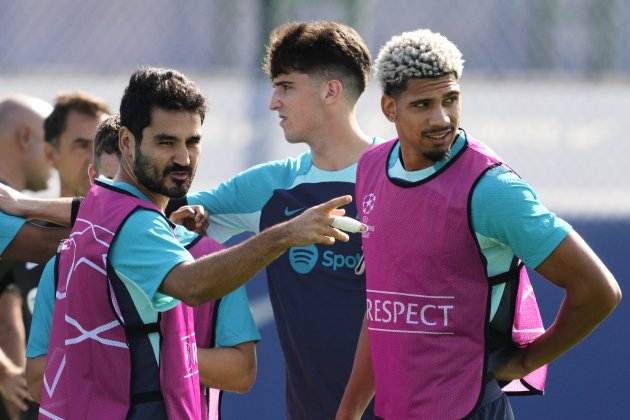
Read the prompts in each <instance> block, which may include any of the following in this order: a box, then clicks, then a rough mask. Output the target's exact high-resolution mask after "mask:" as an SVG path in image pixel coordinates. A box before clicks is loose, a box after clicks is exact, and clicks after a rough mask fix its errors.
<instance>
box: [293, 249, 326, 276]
mask: <svg viewBox="0 0 630 420" xmlns="http://www.w3.org/2000/svg"><path fill="white" fill-rule="evenodd" d="M318 257H319V252H318V251H317V247H316V246H315V245H309V246H296V247H293V248H291V249H290V250H289V263H290V264H291V267H292V268H293V270H295V272H296V273H300V274H308V273H310V272H311V271H312V270H313V268H315V264H317V258H318Z"/></svg>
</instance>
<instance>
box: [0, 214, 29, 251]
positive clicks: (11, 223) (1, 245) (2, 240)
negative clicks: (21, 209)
mask: <svg viewBox="0 0 630 420" xmlns="http://www.w3.org/2000/svg"><path fill="white" fill-rule="evenodd" d="M25 222H26V220H25V219H23V218H21V217H16V216H12V215H10V214H6V213H3V212H1V211H0V254H2V253H3V252H4V250H5V248H6V247H7V246H9V244H10V243H11V241H12V240H13V238H14V237H15V235H17V233H18V232H19V230H20V229H21V228H22V226H23V225H24V223H25Z"/></svg>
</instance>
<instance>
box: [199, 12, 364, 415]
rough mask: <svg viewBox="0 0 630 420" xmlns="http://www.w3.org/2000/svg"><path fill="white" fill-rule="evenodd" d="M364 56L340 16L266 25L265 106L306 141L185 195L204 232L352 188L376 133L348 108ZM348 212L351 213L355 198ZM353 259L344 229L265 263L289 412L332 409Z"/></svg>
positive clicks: (356, 308) (350, 313) (353, 283)
mask: <svg viewBox="0 0 630 420" xmlns="http://www.w3.org/2000/svg"><path fill="white" fill-rule="evenodd" d="M370 65H371V57H370V53H369V51H368V49H367V47H366V45H365V42H364V41H363V39H362V38H361V36H360V35H359V34H358V33H357V32H356V31H355V30H354V29H352V28H350V27H348V26H346V25H343V24H340V23H336V22H330V21H318V22H293V23H288V24H285V25H282V26H279V27H278V28H276V29H275V30H274V31H273V32H272V33H271V35H270V37H269V41H268V45H267V52H266V55H265V60H264V71H265V73H266V74H267V75H268V76H269V78H270V79H271V83H272V86H273V93H272V95H271V98H270V103H269V108H270V109H271V110H272V111H274V112H276V113H277V114H278V117H279V122H280V127H282V129H283V131H284V135H285V138H286V140H287V141H288V142H289V143H304V144H306V145H307V146H308V147H309V150H308V151H306V152H305V153H302V154H301V155H299V156H297V157H294V158H287V159H283V160H279V161H274V162H268V163H263V164H261V165H257V166H255V167H252V168H250V169H247V170H245V171H243V172H241V173H239V174H238V175H236V176H235V177H233V178H232V179H229V180H228V181H226V182H223V183H222V184H220V185H219V186H218V187H217V188H215V189H214V190H212V191H210V192H200V193H196V194H192V195H188V203H189V204H201V205H203V206H204V207H205V208H206V209H207V210H208V212H209V213H210V214H211V217H210V226H209V228H208V234H209V235H210V236H212V237H214V238H215V239H217V240H219V241H224V240H227V239H229V237H231V236H233V235H235V234H238V233H241V232H246V231H248V232H259V231H262V230H264V229H266V228H267V227H268V226H272V225H274V224H276V223H278V222H283V221H286V220H292V219H293V218H294V217H296V215H298V214H300V213H301V212H302V211H303V210H304V209H306V208H308V207H310V206H312V205H313V204H316V203H319V202H321V201H325V200H329V199H330V198H332V197H335V196H337V195H340V194H353V193H354V182H355V173H356V163H357V161H358V159H359V156H360V155H361V153H363V152H364V151H365V150H367V149H368V147H370V145H371V144H373V143H374V141H375V140H374V139H373V138H370V137H368V136H367V135H365V134H364V133H363V131H361V128H360V127H359V125H358V123H357V120H356V116H355V109H356V103H357V100H358V99H359V96H360V95H361V94H362V93H363V91H364V90H365V88H366V85H367V82H368V74H369V70H370ZM346 214H347V215H348V216H352V217H355V216H356V208H355V207H354V205H350V206H348V207H347V208H346ZM360 260H361V241H360V237H359V236H358V235H352V238H351V239H350V242H348V243H345V244H338V245H336V246H335V247H334V248H331V249H328V250H327V249H325V248H323V247H321V246H315V245H311V246H305V247H293V248H291V249H290V250H289V252H288V253H287V254H285V255H283V256H281V257H280V258H278V260H276V261H275V262H273V263H272V264H270V265H269V267H268V268H267V279H268V285H269V294H270V298H271V304H272V307H273V312H274V316H275V320H276V326H277V329H278V336H279V338H280V344H281V346H282V350H283V353H284V359H285V362H286V363H285V367H286V396H287V415H288V417H289V418H291V419H330V418H332V417H333V416H334V414H335V411H336V408H337V405H338V403H339V400H340V398H341V395H342V393H343V388H344V385H345V382H346V380H347V379H348V376H349V374H350V370H351V366H352V358H353V354H354V349H355V345H356V341H357V338H358V334H359V329H360V326H361V320H362V317H363V313H364V311H365V282H364V276H363V275H362V274H356V273H355V268H356V266H357V264H358V263H359V261H360ZM263 363H264V361H263ZM368 417H370V414H369V413H368V414H366V418H368Z"/></svg>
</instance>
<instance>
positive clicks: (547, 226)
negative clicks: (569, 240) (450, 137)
mask: <svg viewBox="0 0 630 420" xmlns="http://www.w3.org/2000/svg"><path fill="white" fill-rule="evenodd" d="M465 136H466V135H465V133H463V132H461V133H460V135H459V136H458V137H457V138H456V139H455V142H454V143H453V147H452V148H451V152H450V153H449V155H448V156H447V157H446V158H445V159H443V160H441V161H439V162H436V163H435V164H434V165H433V166H430V167H428V168H425V169H421V170H419V171H407V170H405V168H404V167H403V165H402V162H401V160H400V143H397V144H396V145H395V149H394V150H393V151H392V153H391V155H390V161H389V165H388V167H389V175H390V176H391V177H392V178H398V179H402V180H405V181H409V182H417V181H421V180H423V179H425V178H427V177H428V176H430V175H432V174H434V173H435V172H437V171H438V170H440V169H441V168H442V167H443V166H444V165H445V164H446V163H447V162H448V161H449V160H451V159H452V158H453V157H454V156H457V154H458V153H460V152H461V151H462V149H463V148H464V145H465V141H466V137H465ZM471 213H472V225H473V230H474V231H475V235H476V237H477V241H478V242H479V246H480V248H481V252H482V254H483V256H484V257H485V258H486V261H487V264H486V268H487V272H488V276H496V275H497V274H501V273H504V272H506V271H508V270H509V268H510V263H511V262H512V259H513V258H514V256H515V255H516V256H517V257H518V258H520V259H521V260H523V262H524V263H525V264H526V265H527V266H528V267H531V268H536V267H538V266H539V265H540V264H541V263H542V262H543V261H544V260H545V259H546V258H547V257H548V256H549V254H551V252H552V251H553V250H554V249H556V247H557V246H558V245H559V244H560V242H562V240H563V239H564V238H565V237H566V235H567V234H568V232H569V231H570V230H571V226H570V225H569V224H568V223H567V222H565V221H564V220H562V219H561V218H559V217H558V216H556V215H555V214H554V213H553V212H551V211H549V210H548V209H547V208H546V207H545V206H544V205H543V204H542V203H541V202H540V201H539V200H538V197H537V195H536V192H535V191H534V189H533V188H532V187H531V186H530V185H529V184H528V183H527V182H526V181H525V180H523V179H522V178H520V177H519V176H518V175H516V174H515V173H514V172H513V171H511V170H510V169H509V168H507V167H506V166H498V167H496V168H493V169H490V170H489V171H487V172H486V173H485V174H484V175H483V176H482V178H481V179H480V180H479V182H478V183H477V185H476V186H475V189H474V190H473V193H472V200H471ZM504 287H505V286H504V285H502V284H501V285H497V286H494V287H493V289H492V304H491V318H492V317H493V316H494V314H495V313H496V310H497V307H498V304H499V300H500V298H501V295H502V293H503V289H504Z"/></svg>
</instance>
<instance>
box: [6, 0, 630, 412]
mask: <svg viewBox="0 0 630 420" xmlns="http://www.w3.org/2000/svg"><path fill="white" fill-rule="evenodd" d="M291 19H299V20H304V19H334V20H338V21H341V22H345V23H348V24H350V25H352V26H354V27H356V28H357V29H358V30H359V32H360V33H361V34H362V35H363V36H364V38H365V40H366V42H367V44H368V46H369V47H370V49H371V51H372V54H373V56H376V54H377V52H378V49H379V48H380V46H381V45H383V43H384V42H385V41H387V40H388V39H389V38H390V37H391V36H392V35H395V34H398V33H400V32H402V31H405V30H413V29H417V28H421V27H428V28H431V29H433V30H435V31H438V32H441V33H443V34H444V35H446V36H447V37H448V38H450V39H451V40H452V41H454V42H455V43H456V44H457V45H458V46H459V48H460V49H461V50H462V52H463V54H464V57H465V59H466V63H465V70H464V75H463V78H462V81H461V86H462V99H463V121H462V125H463V127H464V128H465V129H466V130H467V132H468V133H469V134H470V135H472V136H474V137H477V138H479V139H481V140H483V141H485V142H486V143H488V144H489V145H491V146H492V147H493V148H494V149H495V150H496V151H497V152H498V153H499V154H500V155H501V156H502V157H503V158H504V159H505V160H506V161H507V162H508V163H510V165H511V166H512V167H513V168H514V169H515V170H516V171H517V172H518V173H519V174H520V175H521V176H522V177H524V178H525V179H527V180H528V181H529V182H530V183H531V184H532V185H533V186H534V188H535V189H536V190H537V191H538V193H539V195H540V197H541V198H542V200H543V202H544V203H545V204H546V205H547V206H548V207H550V208H551V209H552V210H554V211H555V212H557V213H558V214H559V215H561V216H562V217H565V218H566V219H567V220H569V221H570V222H571V223H573V225H574V226H575V227H576V229H577V230H578V231H579V232H580V233H582V234H583V236H585V237H586V239H587V240H588V241H589V242H590V243H591V245H592V246H593V247H594V248H595V250H596V251H597V252H598V253H600V255H601V257H602V259H603V260H604V261H605V262H606V263H607V264H608V265H609V266H610V268H611V269H612V271H613V272H614V273H615V274H616V275H617V278H618V280H619V282H620V283H621V285H622V288H624V286H625V283H626V281H625V279H626V278H627V276H628V274H630V269H629V268H628V267H627V260H626V258H627V257H628V246H627V243H628V240H630V194H629V192H630V172H629V171H628V170H627V168H626V164H627V163H626V160H627V159H628V156H630V143H629V142H627V141H626V139H625V135H626V133H627V132H628V131H630V118H629V114H630V46H629V45H630V25H628V24H627V22H629V21H630V2H627V1H623V0H514V1H504V0H449V1H429V0H426V1H419V0H418V1H412V0H409V1H403V0H367V1H360V0H346V1H342V0H336V1H332V0H320V1H306V0H302V1H297V0H296V1H289V0H268V1H262V0H260V1H256V0H223V1H220V0H214V1H212V0H207V1H201V0H187V1H168V0H125V1H123V0H110V1H96V0H84V1H78V0H74V1H73V0H54V1H53V0H0V96H4V95H6V94H9V93H28V94H31V95H35V96H38V97H41V98H43V99H46V100H49V101H52V100H53V99H54V96H55V95H56V94H57V93H58V92H59V91H62V90H73V89H83V90H86V91H88V92H91V93H93V94H95V95H97V96H100V97H102V98H104V99H105V100H106V101H107V102H108V103H109V105H110V107H111V108H112V109H114V110H115V109H117V108H118V103H119V100H120V97H121V95H122V91H123V89H124V87H125V85H126V83H127V81H128V78H129V75H130V74H131V72H132V71H133V70H134V69H135V68H137V67H138V66H141V65H153V66H163V67H174V68H176V69H179V70H181V71H183V72H184V73H186V74H187V75H189V76H191V77H192V78H193V79H194V80H196V81H197V82H198V84H199V85H200V87H201V88H202V90H203V91H204V93H205V94H206V95H207V97H208V98H209V101H210V112H209V114H208V117H207V119H206V122H205V125H204V145H203V148H204V150H203V157H202V160H201V163H200V167H199V170H198V175H197V179H196V181H195V183H194V185H193V189H196V190H200V189H208V188H211V187H212V186H214V185H216V183H217V182H219V181H221V180H224V179H226V178H228V177H230V176H232V175H234V174H236V173H237V172H239V171H240V170H243V169H245V168H247V167H249V166H251V165H253V164H256V163H260V162H264V161H267V160H270V159H279V158H283V157H286V156H290V155H296V154H298V153H300V152H302V151H303V150H304V149H305V148H304V146H300V145H297V146H295V145H288V144H287V143H286V142H285V141H284V139H283V136H282V131H281V130H280V128H279V126H278V118H277V116H276V115H274V113H272V112H271V111H269V110H268V100H269V96H270V93H271V88H270V84H269V81H268V80H267V79H266V78H265V77H264V75H263V74H262V72H261V71H260V58H261V55H262V52H263V48H264V43H265V40H266V37H267V34H268V33H269V31H270V29H271V28H273V27H274V26H275V25H277V24H280V23H283V22H286V21H288V20H291ZM379 98H380V92H379V87H378V86H377V83H375V82H374V81H373V82H372V83H371V85H370V86H369V87H368V90H367V92H366V93H365V94H364V95H363V97H362V98H361V99H360V101H359V105H358V117H359V122H360V123H361V125H362V126H363V129H364V131H365V132H366V133H368V134H370V135H375V136H379V137H382V138H390V137H392V136H393V135H394V131H393V127H392V126H391V124H389V123H388V122H387V120H386V119H385V118H383V117H382V115H381V113H380V108H379ZM58 190H59V187H58V182H57V181H56V180H54V179H53V182H51V186H50V188H49V190H48V191H46V193H45V194H47V195H56V194H57V193H58ZM535 287H536V288H537V290H538V294H539V295H540V296H539V300H540V301H541V304H542V306H543V315H544V318H545V321H546V323H547V324H549V323H551V322H552V321H553V315H554V312H555V309H556V307H557V305H558V303H559V301H560V299H561V297H562V295H561V293H560V292H559V291H557V290H555V289H554V288H552V287H550V286H548V285H547V284H546V283H545V282H544V281H542V280H540V279H537V280H536V282H535ZM265 288H266V285H265V282H264V280H263V279H261V278H257V279H256V280H254V281H253V282H252V283H251V285H250V287H249V294H250V298H251V300H252V306H253V308H254V311H255V314H256V318H257V321H258V323H259V327H260V328H261V331H262V335H263V341H262V342H261V343H260V344H259V347H258V352H259V376H258V381H257V384H256V386H255V388H254V390H253V391H252V392H251V393H250V394H249V395H246V396H234V395H229V396H226V398H225V399H224V411H223V414H224V416H225V417H224V418H227V419H230V418H237V419H249V418H269V419H277V418H283V417H284V385H283V381H284V372H283V370H282V360H281V353H280V349H279V345H278V343H277V337H276V333H275V327H274V325H273V317H272V314H271V310H270V307H269V305H268V302H267V300H266V290H265ZM626 307H627V305H625V304H622V305H621V307H620V308H619V309H618V310H617V312H616V313H615V314H614V315H613V317H612V318H611V319H610V320H609V321H607V322H606V323H605V324H604V326H603V327H602V329H601V330H599V331H597V332H596V333H595V334H593V336H592V337H590V338H589V339H588V340H587V341H586V342H585V343H584V344H583V345H582V346H581V347H579V348H577V349H575V350H573V351H572V352H570V353H569V354H568V355H567V356H566V357H565V358H563V359H562V360H560V361H558V362H557V363H556V364H554V366H552V368H551V371H550V378H549V381H548V395H547V396H545V397H543V398H537V397H528V398H521V399H519V400H518V401H517V400H516V399H513V400H512V401H513V405H514V407H515V411H516V414H517V417H518V418H523V419H529V418H531V419H538V418H595V417H600V418H620V419H621V418H628V417H630V401H629V399H628V398H627V389H628V386H629V385H630V362H629V361H628V359H629V358H628V347H629V346H630V333H629V332H628V328H627V323H626V322H624V320H627V319H630V313H629V311H628V309H627V308H626ZM313 322H316V319H313ZM419 374H421V372H419ZM261 413H264V414H261Z"/></svg>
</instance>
